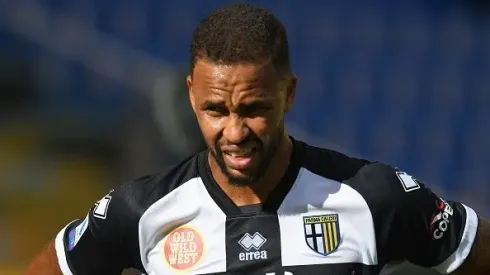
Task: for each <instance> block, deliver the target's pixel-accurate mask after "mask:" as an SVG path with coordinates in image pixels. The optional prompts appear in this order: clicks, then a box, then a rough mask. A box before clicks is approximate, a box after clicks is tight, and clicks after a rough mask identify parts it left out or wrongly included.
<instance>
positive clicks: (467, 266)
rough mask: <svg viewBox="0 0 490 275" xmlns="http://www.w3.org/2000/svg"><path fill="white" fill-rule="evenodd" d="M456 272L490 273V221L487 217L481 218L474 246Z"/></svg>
mask: <svg viewBox="0 0 490 275" xmlns="http://www.w3.org/2000/svg"><path fill="white" fill-rule="evenodd" d="M455 274H457V275H483V274H490V221H488V220H487V219H484V218H481V217H480V218H479V226H478V231H477V233H476V239H475V242H474V244H473V248H472V249H471V252H470V255H469V256H468V258H467V259H466V260H465V261H464V262H463V264H462V265H461V267H460V268H459V269H458V270H457V271H456V272H455Z"/></svg>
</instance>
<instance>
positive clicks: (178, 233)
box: [163, 226, 204, 270]
mask: <svg viewBox="0 0 490 275" xmlns="http://www.w3.org/2000/svg"><path fill="white" fill-rule="evenodd" d="M203 248H204V242H203V239H202V237H201V234H200V233H199V232H198V231H197V230H195V229H193V228H190V227H186V226H185V227H179V228H177V229H175V230H173V231H172V232H171V233H170V234H168V235H167V236H166V237H165V239H164V242H163V254H164V258H165V261H166V262H167V263H168V265H169V266H171V267H172V268H174V269H176V270H187V269H189V268H191V267H193V266H195V265H196V264H197V263H198V262H199V260H201V258H202V255H203V250H204V249H203Z"/></svg>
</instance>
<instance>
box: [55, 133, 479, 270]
mask: <svg viewBox="0 0 490 275" xmlns="http://www.w3.org/2000/svg"><path fill="white" fill-rule="evenodd" d="M293 144H294V146H293V147H294V149H293V153H292V159H291V162H290V165H289V168H288V171H287V172H286V175H285V176H284V177H283V179H282V181H281V182H280V184H279V185H278V186H277V187H276V189H275V190H274V191H273V192H272V193H271V194H270V196H269V198H268V199H267V201H266V202H264V203H263V204H261V205H252V206H247V207H243V208H240V207H237V206H236V205H235V204H234V203H233V202H232V201H231V199H230V198H229V197H227V196H226V195H225V193H224V192H223V191H222V189H220V187H219V186H218V185H217V183H216V182H215V181H214V179H213V177H212V175H211V171H210V168H209V165H208V161H207V152H201V153H199V154H196V155H195V156H192V157H191V158H189V159H187V160H185V161H184V162H182V163H181V164H179V165H176V166H174V167H172V168H169V169H167V170H166V171H164V172H161V173H159V174H155V175H151V176H147V177H143V178H140V179H138V180H136V181H133V182H130V183H127V184H123V185H121V186H120V187H118V188H116V189H114V190H112V191H111V192H110V193H109V194H107V195H106V196H105V197H103V198H102V199H101V200H99V201H98V202H97V203H96V204H95V206H94V207H93V208H92V209H91V210H90V211H89V213H88V215H87V217H86V218H85V219H82V220H78V221H74V222H72V223H70V224H68V225H67V226H66V227H65V228H64V229H63V230H61V232H60V233H59V234H58V236H57V237H56V252H57V256H58V261H59V265H60V267H61V269H62V271H63V273H64V274H67V275H68V274H77V275H78V274H80V275H84V274H120V273H121V271H122V270H123V269H126V268H130V267H133V268H136V269H139V270H141V272H142V273H145V274H148V275H157V274H158V275H165V274H258V275H286V274H287V275H300V274H301V275H303V274H306V275H320V274H322V275H324V274H337V275H354V274H355V275H360V274H369V275H370V274H379V272H380V270H381V269H382V268H383V266H384V265H386V264H388V263H391V262H397V261H410V262H412V263H414V264H416V265H419V266H424V267H432V268H434V269H436V270H437V271H439V272H440V273H443V274H445V273H450V272H452V271H454V270H455V269H457V268H458V267H459V266H460V265H461V264H462V262H463V261H464V260H465V258H466V257H467V256H468V254H469V252H470V250H471V247H472V244H473V241H474V239H475V235H476V231H477V224H478V219H477V215H476V214H475V212H474V211H473V210H472V209H471V208H469V207H467V206H465V205H463V204H461V203H457V202H452V201H445V200H443V199H440V198H439V197H437V196H436V195H435V194H434V193H432V192H431V191H430V190H429V189H428V188H427V187H425V186H424V184H423V183H421V182H420V181H418V180H416V179H414V178H412V177H411V176H409V175H407V174H406V173H404V172H402V171H400V170H398V169H395V168H393V167H390V166H388V165H384V164H381V163H376V162H373V163H371V162H367V161H364V160H360V159H354V158H350V157H347V156H345V155H342V154H340V153H337V152H334V151H331V150H327V149H322V148H316V147H313V146H310V145H307V144H305V143H303V142H300V141H295V140H293Z"/></svg>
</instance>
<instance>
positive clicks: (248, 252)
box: [226, 214, 281, 274]
mask: <svg viewBox="0 0 490 275" xmlns="http://www.w3.org/2000/svg"><path fill="white" fill-rule="evenodd" d="M279 232H280V229H279V221H278V218H277V215H275V214H259V215H254V216H250V215H242V216H237V217H228V218H227V220H226V270H227V272H232V273H233V272H239V273H240V274H252V273H253V274H266V273H268V272H275V271H277V270H280V269H281V236H280V234H279Z"/></svg>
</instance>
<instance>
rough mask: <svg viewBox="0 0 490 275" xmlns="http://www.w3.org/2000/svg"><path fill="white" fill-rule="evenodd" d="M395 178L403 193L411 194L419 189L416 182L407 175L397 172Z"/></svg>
mask: <svg viewBox="0 0 490 275" xmlns="http://www.w3.org/2000/svg"><path fill="white" fill-rule="evenodd" d="M396 176H397V177H398V180H400V183H401V184H402V186H403V189H405V192H412V191H414V190H417V189H420V185H419V184H418V182H417V181H416V180H414V179H413V177H412V176H410V175H408V174H407V173H405V172H399V171H398V172H396Z"/></svg>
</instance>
